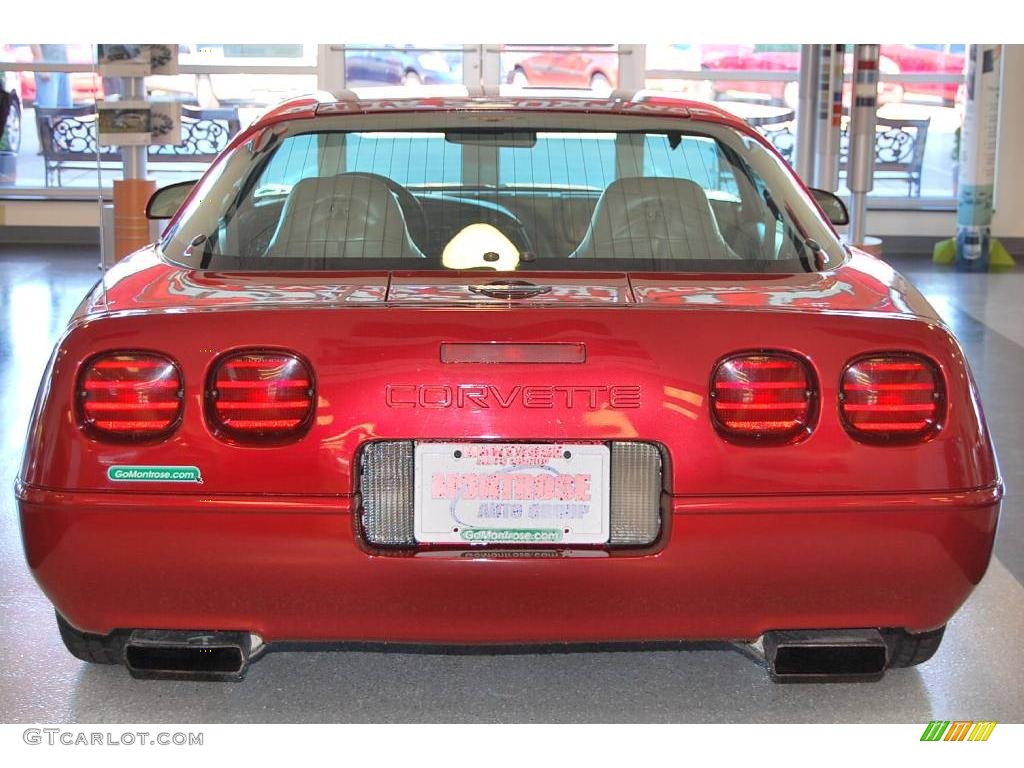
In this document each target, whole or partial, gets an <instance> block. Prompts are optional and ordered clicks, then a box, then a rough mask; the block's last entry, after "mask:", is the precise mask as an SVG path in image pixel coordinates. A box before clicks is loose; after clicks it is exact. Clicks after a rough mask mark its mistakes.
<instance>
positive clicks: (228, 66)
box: [0, 43, 317, 198]
mask: <svg viewBox="0 0 1024 768" xmlns="http://www.w3.org/2000/svg"><path fill="white" fill-rule="evenodd" d="M95 48H96V46H95V45H91V44H86V45H23V44H0V77H2V78H3V82H4V86H3V87H4V90H5V91H7V92H8V93H9V94H10V96H11V99H12V104H13V106H12V109H11V112H10V115H9V117H8V122H7V131H5V136H4V138H3V139H2V140H0V193H12V194H13V193H21V194H32V195H35V194H40V193H41V194H44V195H46V196H48V197H72V198H75V197H78V198H80V197H83V196H85V197H92V196H95V195H96V194H97V187H98V186H99V187H102V190H103V194H104V195H109V194H110V186H111V184H112V182H113V181H114V180H115V179H120V178H121V177H122V167H121V155H120V152H119V150H118V148H116V147H105V146H103V147H101V146H99V145H98V144H97V141H96V102H97V100H99V99H112V98H115V97H119V96H122V95H123V94H124V92H125V83H124V80H123V79H122V78H119V77H100V76H99V75H98V74H97V73H96V71H95V69H96V67H95ZM178 54H179V65H180V66H179V71H178V73H177V74H168V75H151V76H149V77H147V78H146V81H145V87H146V92H147V97H148V98H150V99H151V100H164V101H176V102H180V103H181V104H182V105H183V108H182V114H183V117H182V131H183V132H182V144H181V147H182V148H183V149H181V150H171V149H169V148H167V147H164V148H160V149H158V148H156V147H150V149H149V152H148V155H147V165H148V175H149V177H150V178H152V179H154V180H156V182H157V184H158V185H163V184H170V183H173V182H176V181H183V180H186V179H192V178H197V177H198V176H200V175H201V174H202V173H203V171H204V170H205V169H206V167H207V166H208V165H209V159H210V157H212V156H213V155H214V154H216V152H217V151H219V150H220V149H222V148H223V147H224V146H226V145H227V142H228V141H229V140H230V137H231V136H232V135H233V134H234V133H236V132H237V131H238V130H239V129H240V128H241V127H244V126H245V125H248V124H249V123H250V122H251V121H252V120H253V119H254V118H255V117H257V116H258V115H259V114H260V113H262V112H263V111H264V110H265V109H266V108H267V107H268V106H271V105H273V104H276V103H277V102H279V101H281V100H282V99H285V98H289V97H292V96H296V95H300V94H304V93H311V92H313V91H314V90H316V87H317V81H316V63H317V46H316V45H310V44H286V45H229V44H207V43H202V44H199V43H185V44H179V46H178Z"/></svg>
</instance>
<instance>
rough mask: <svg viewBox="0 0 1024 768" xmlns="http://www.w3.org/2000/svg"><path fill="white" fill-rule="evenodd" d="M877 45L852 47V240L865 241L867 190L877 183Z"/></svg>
mask: <svg viewBox="0 0 1024 768" xmlns="http://www.w3.org/2000/svg"><path fill="white" fill-rule="evenodd" d="M878 56H879V46H877V45H860V44H858V45H855V46H854V48H853V105H852V108H851V110H850V159H849V161H848V164H847V171H846V186H848V187H849V188H850V193H851V202H852V205H851V210H850V229H849V240H850V242H851V243H863V242H864V236H865V235H866V234H867V233H866V231H865V228H866V224H867V223H866V222H865V220H864V218H865V209H866V204H867V196H868V192H870V191H871V190H872V189H873V188H874V186H875V124H876V123H877V117H878V115H877V112H878Z"/></svg>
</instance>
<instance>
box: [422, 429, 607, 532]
mask: <svg viewBox="0 0 1024 768" xmlns="http://www.w3.org/2000/svg"><path fill="white" fill-rule="evenodd" d="M415 462H416V463H415V467H416V498H415V505H414V508H413V509H414V515H415V534H416V540H417V541H420V542H433V543H443V544H603V543H605V542H607V541H608V507H609V503H608V498H609V491H608V486H609V478H610V475H611V469H610V468H611V457H610V453H609V450H608V446H606V445H597V444H571V443H561V444H560V443H426V442H424V443H417V444H416V456H415Z"/></svg>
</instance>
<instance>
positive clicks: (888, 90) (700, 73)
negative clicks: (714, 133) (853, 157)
mask: <svg viewBox="0 0 1024 768" xmlns="http://www.w3.org/2000/svg"><path fill="white" fill-rule="evenodd" d="M852 53H853V46H852V45H848V46H847V47H846V56H845V62H844V63H845V81H846V82H845V86H844V89H843V100H844V115H845V116H844V118H843V131H844V137H843V139H842V142H841V144H842V154H841V158H840V168H841V170H840V189H839V191H840V192H841V193H844V194H845V193H846V192H847V191H848V190H847V189H846V187H845V178H846V170H845V158H846V147H847V141H846V138H845V131H846V129H847V128H848V124H849V119H848V117H847V116H848V115H849V103H850V93H851V87H850V83H851V81H852V77H853V72H852V68H853V61H852V59H853V56H852ZM965 56H966V46H965V45H963V44H919V43H900V44H884V45H882V46H881V60H880V63H879V71H880V84H879V107H878V120H879V125H878V140H877V144H876V162H877V164H878V165H879V166H881V164H883V163H884V164H885V165H886V166H887V167H886V168H885V169H883V168H881V167H879V168H876V173H875V188H874V190H873V191H872V193H871V197H872V199H873V200H875V202H876V204H886V205H897V206H901V207H918V206H920V205H927V204H930V203H933V202H942V201H947V202H948V201H951V199H952V198H954V197H955V196H956V173H957V168H956V162H957V158H956V152H957V136H958V133H959V126H960V123H961V121H962V117H963V93H962V91H963V89H962V87H961V83H962V80H963V69H964V60H965ZM799 69H800V46H799V45H795V44H791V45H787V44H748V45H709V44H702V45H691V44H676V45H669V46H647V59H646V73H647V81H646V85H647V87H649V88H655V89H661V90H671V91H676V92H681V93H683V94H685V95H687V96H690V97H693V98H699V99H706V100H710V101H714V102H715V103H717V104H718V105H719V106H721V107H723V108H725V109H727V110H729V111H731V112H733V113H735V114H737V115H739V116H740V117H742V118H743V119H745V120H747V122H749V123H750V124H751V125H753V126H754V127H755V128H757V129H758V130H759V131H760V132H761V133H762V134H764V135H765V136H766V138H768V139H769V140H770V141H771V142H772V143H773V144H774V145H775V146H776V148H777V149H778V150H779V151H780V152H781V153H782V154H783V156H784V157H786V158H787V159H788V160H790V161H792V160H793V159H794V158H795V147H796V140H797V138H796V136H795V133H796V120H797V114H796V112H797V107H798V103H797V100H798V93H799V80H798V78H799Z"/></svg>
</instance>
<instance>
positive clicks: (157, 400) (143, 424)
mask: <svg viewBox="0 0 1024 768" xmlns="http://www.w3.org/2000/svg"><path fill="white" fill-rule="evenodd" d="M184 398H185V393H184V385H183V384H182V379H181V372H180V371H179V370H178V366H177V365H176V364H175V363H174V361H173V360H171V359H170V358H168V357H165V356H164V355H158V354H155V353H151V352H108V353H105V354H102V355H98V356H97V357H94V358H92V359H91V360H90V361H89V362H88V363H87V364H86V365H85V366H84V367H83V368H82V372H81V374H80V376H79V379H78V407H79V418H80V421H81V424H82V426H83V427H84V428H85V430H86V431H88V432H89V433H91V434H92V435H93V436H95V437H98V438H102V439H106V440H115V441H132V442H134V441H144V440H154V439H157V438H160V437H165V436H166V435H168V434H170V433H171V432H172V431H174V428H175V427H176V426H177V425H178V422H180V421H181V413H182V410H183V408H184Z"/></svg>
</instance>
